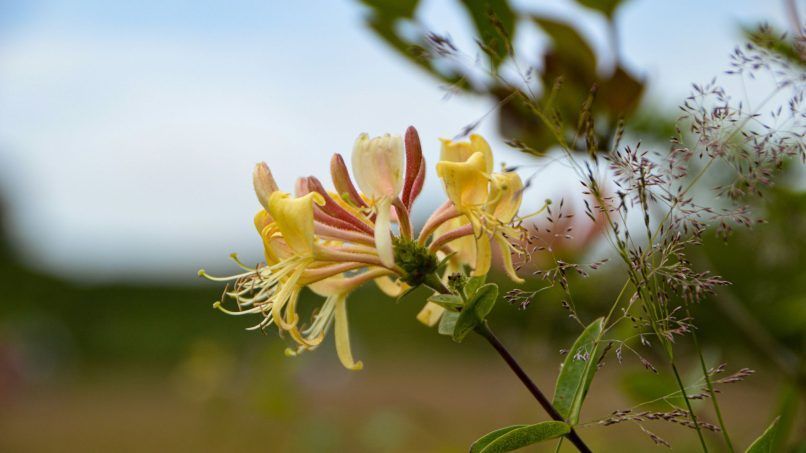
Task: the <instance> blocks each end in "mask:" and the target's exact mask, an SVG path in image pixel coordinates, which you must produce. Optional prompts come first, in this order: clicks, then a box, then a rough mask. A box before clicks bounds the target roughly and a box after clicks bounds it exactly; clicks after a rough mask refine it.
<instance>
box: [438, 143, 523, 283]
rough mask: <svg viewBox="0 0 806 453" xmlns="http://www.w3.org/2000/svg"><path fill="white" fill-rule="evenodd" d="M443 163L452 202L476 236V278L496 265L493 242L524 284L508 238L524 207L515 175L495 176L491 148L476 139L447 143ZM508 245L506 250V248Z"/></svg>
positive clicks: (441, 171)
mask: <svg viewBox="0 0 806 453" xmlns="http://www.w3.org/2000/svg"><path fill="white" fill-rule="evenodd" d="M442 157H443V161H441V162H440V163H439V164H437V174H438V175H439V177H440V178H441V179H442V181H443V184H444V186H445V192H446V194H447V195H448V198H449V199H450V200H451V201H452V202H453V203H454V205H455V206H456V209H457V210H458V211H459V212H460V213H462V214H463V215H464V216H465V217H466V218H467V219H468V221H469V222H470V224H471V225H472V226H473V234H474V235H475V238H476V240H475V266H474V269H473V274H474V275H484V274H486V273H487V272H489V269H490V263H491V261H492V250H491V241H494V242H495V243H496V244H497V245H498V246H499V248H500V249H502V250H501V251H502V256H503V258H504V263H505V267H506V269H507V274H508V275H509V276H510V277H511V278H513V279H514V280H515V281H518V282H521V281H522V279H520V277H518V276H517V274H516V273H515V271H514V267H513V265H512V256H511V252H512V250H511V247H510V246H509V241H507V239H506V237H505V234H509V235H510V236H512V234H513V233H515V231H513V230H512V229H511V228H507V225H508V224H509V223H511V222H512V221H513V219H514V218H515V216H516V215H517V213H518V210H519V209H520V205H521V198H522V194H521V192H522V190H523V183H522V181H521V179H520V176H518V174H517V173H515V172H501V173H491V170H492V168H493V157H492V152H491V150H490V146H489V144H488V143H487V142H486V141H485V140H484V139H483V138H482V137H480V136H478V135H475V134H474V135H472V136H471V137H470V141H469V142H453V141H450V140H443V142H442ZM504 244H507V247H506V249H503V245H504Z"/></svg>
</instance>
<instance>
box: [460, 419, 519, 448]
mask: <svg viewBox="0 0 806 453" xmlns="http://www.w3.org/2000/svg"><path fill="white" fill-rule="evenodd" d="M526 426H527V425H512V426H507V427H506V428H499V429H496V430H495V431H493V432H490V433H487V434H485V435H483V436H481V437H479V438H478V440H476V441H475V442H473V445H471V446H470V453H480V452H481V451H482V450H484V448H485V447H487V446H488V445H490V443H492V441H494V440H496V439H498V438H499V437H501V436H503V435H504V434H506V433H508V432H510V431H512V430H513V429H519V428H523V427H526Z"/></svg>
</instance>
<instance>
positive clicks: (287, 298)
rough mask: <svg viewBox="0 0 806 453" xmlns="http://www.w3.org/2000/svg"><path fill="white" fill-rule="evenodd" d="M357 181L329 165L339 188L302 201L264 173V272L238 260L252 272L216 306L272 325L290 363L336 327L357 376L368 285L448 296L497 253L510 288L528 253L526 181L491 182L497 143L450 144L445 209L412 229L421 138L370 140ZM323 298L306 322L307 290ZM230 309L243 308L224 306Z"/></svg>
mask: <svg viewBox="0 0 806 453" xmlns="http://www.w3.org/2000/svg"><path fill="white" fill-rule="evenodd" d="M351 162H352V174H353V178H354V179H355V182H356V183H357V187H356V184H354V183H353V179H351V178H350V173H349V171H348V169H347V166H346V164H345V160H344V158H343V157H342V156H341V155H339V154H335V155H334V156H333V158H332V159H331V162H330V164H331V165H330V170H331V178H332V182H333V189H330V190H327V189H326V188H325V186H324V185H323V184H322V183H321V182H320V180H319V179H317V178H316V177H314V176H308V177H302V178H299V179H298V180H297V182H296V185H295V187H294V190H293V192H294V195H291V193H289V192H287V191H284V190H282V189H281V188H280V187H278V185H277V183H276V182H275V180H274V177H273V176H272V173H271V170H270V169H269V167H268V165H266V164H265V163H260V164H257V166H256V167H255V170H254V175H253V182H254V188H255V193H256V194H257V198H258V201H259V202H260V204H261V206H262V209H261V210H260V211H258V213H257V214H256V215H255V219H254V223H255V227H256V228H257V231H258V233H259V234H260V237H261V238H262V240H263V247H264V254H265V258H266V263H265V265H260V266H257V267H249V266H246V265H244V264H243V263H242V262H241V261H240V260H238V258H237V256H235V255H233V256H232V258H233V259H234V260H235V262H236V263H237V264H238V265H239V266H240V267H242V268H243V270H244V272H243V273H240V274H237V275H233V276H229V277H212V276H210V275H208V274H207V273H206V272H204V271H203V270H202V271H200V274H201V275H203V276H205V277H207V278H209V279H212V280H216V281H226V282H229V284H228V285H227V288H226V289H225V291H224V296H223V297H222V300H221V301H218V302H216V303H215V307H216V308H218V309H220V310H222V311H224V312H225V313H228V314H232V315H250V314H255V315H260V316H262V320H261V321H260V322H259V323H258V324H257V325H255V326H254V327H252V329H266V328H269V327H270V326H272V325H274V326H276V327H277V329H278V330H279V332H280V333H281V335H287V336H288V337H289V338H290V339H291V341H292V342H293V346H292V347H289V348H288V349H287V353H288V354H290V355H295V354H298V353H300V352H302V351H307V350H313V349H315V348H317V347H318V346H319V345H320V344H321V343H322V341H323V340H324V338H325V336H326V334H327V333H328V331H329V330H330V328H331V326H333V327H334V330H335V342H336V351H337V354H338V356H339V359H340V361H341V363H342V364H343V365H344V366H345V367H346V368H348V369H351V370H358V369H361V368H362V366H363V365H362V363H361V362H360V361H356V360H355V359H354V358H353V354H352V352H351V349H350V340H349V332H348V322H347V305H346V304H347V298H348V296H349V295H350V293H351V292H353V291H354V290H355V289H356V288H358V287H359V286H361V285H363V284H366V283H369V282H374V283H375V284H377V285H378V287H379V288H380V289H381V290H382V291H383V292H385V293H386V294H388V295H389V296H391V297H398V296H400V295H401V294H403V293H404V292H405V291H407V290H408V289H410V288H413V287H416V286H419V285H423V284H425V285H427V286H431V287H432V288H433V287H436V286H442V282H444V281H446V280H447V278H448V276H449V275H452V274H455V273H464V272H471V273H472V274H473V275H485V274H487V273H488V271H489V269H490V262H491V256H492V248H493V247H497V248H498V249H500V251H501V256H502V257H503V262H504V265H505V268H506V271H507V274H508V275H509V277H510V278H512V279H513V280H515V281H517V282H521V281H522V280H521V279H520V277H518V275H517V274H516V272H515V269H514V268H513V263H512V254H513V253H521V252H522V251H521V248H520V245H519V244H520V242H521V240H522V238H523V233H524V230H523V228H522V227H521V226H520V222H521V220H522V219H521V218H520V217H518V210H519V208H520V205H521V198H522V191H523V187H524V186H523V183H522V181H521V178H520V177H519V176H518V174H517V173H515V172H512V171H506V170H504V169H503V168H502V171H500V172H494V171H493V168H494V162H493V154H492V151H491V149H490V146H489V144H488V143H487V142H486V141H485V140H484V139H483V138H482V137H481V136H479V135H472V136H471V137H470V141H467V142H454V141H451V140H442V151H441V157H440V161H439V163H438V164H437V174H438V176H439V178H440V179H441V180H442V183H443V186H444V189H445V193H446V195H447V198H448V199H447V200H446V201H445V202H444V203H443V204H442V205H441V206H440V207H439V208H438V209H436V210H435V211H434V212H433V213H432V214H431V215H430V217H429V218H428V220H426V222H425V224H424V225H423V227H422V228H421V229H420V231H419V232H415V231H414V230H413V229H412V223H411V210H412V206H413V204H414V201H415V200H416V199H417V197H418V195H419V194H420V192H421V190H422V188H423V183H424V181H425V169H426V164H425V159H424V158H423V153H422V149H421V145H420V139H419V136H418V134H417V131H416V130H415V129H414V128H413V127H410V128H409V129H408V130H407V131H406V134H405V138H401V137H400V136H396V135H389V134H386V135H383V136H381V137H375V138H370V137H369V136H367V135H366V134H361V135H360V136H359V137H358V139H357V140H356V142H355V146H354V148H353V153H352V158H351ZM306 287H307V288H309V289H310V290H311V291H313V292H314V293H316V294H318V295H320V296H322V297H323V298H324V303H323V304H322V305H321V306H320V307H319V308H318V310H317V311H316V312H315V313H314V314H313V315H312V317H311V319H310V320H309V321H307V322H302V321H301V320H300V315H299V314H298V312H297V303H298V300H299V297H300V294H301V292H302V290H303V289H304V288H306ZM226 301H233V302H234V303H235V308H233V309H230V308H226V307H225V302H226ZM444 311H445V308H444V307H442V306H441V305H439V304H437V303H434V302H427V303H426V305H425V306H424V307H423V309H422V310H421V311H420V313H419V314H418V316H417V318H418V319H419V320H420V321H421V322H423V323H424V324H426V325H429V326H433V325H434V324H435V323H437V322H438V321H439V319H440V317H441V316H442V314H443V312H444Z"/></svg>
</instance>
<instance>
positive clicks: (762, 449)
mask: <svg viewBox="0 0 806 453" xmlns="http://www.w3.org/2000/svg"><path fill="white" fill-rule="evenodd" d="M779 418H780V417H776V418H775V420H773V421H772V424H770V426H769V427H768V428H767V430H766V431H764V433H763V434H762V435H761V436H760V437H759V438H758V439H756V440H755V441H753V443H752V444H751V445H750V446H749V447H747V450H745V453H772V452H773V446H774V445H775V436H776V435H778V419H779Z"/></svg>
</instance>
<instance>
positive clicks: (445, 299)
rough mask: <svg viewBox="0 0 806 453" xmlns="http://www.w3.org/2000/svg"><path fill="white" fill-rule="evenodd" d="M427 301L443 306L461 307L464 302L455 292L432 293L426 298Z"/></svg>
mask: <svg viewBox="0 0 806 453" xmlns="http://www.w3.org/2000/svg"><path fill="white" fill-rule="evenodd" d="M428 301H429V302H433V303H435V304H439V305H442V306H443V307H461V306H462V305H464V304H465V303H464V301H463V300H462V298H461V297H459V296H457V295H456V294H434V295H433V296H431V297H429V298H428Z"/></svg>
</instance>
